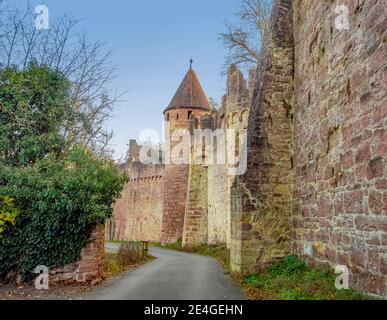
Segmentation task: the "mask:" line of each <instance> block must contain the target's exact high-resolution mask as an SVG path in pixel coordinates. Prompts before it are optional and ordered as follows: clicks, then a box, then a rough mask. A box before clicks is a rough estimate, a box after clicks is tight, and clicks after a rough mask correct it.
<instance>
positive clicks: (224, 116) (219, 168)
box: [208, 65, 255, 247]
mask: <svg viewBox="0 0 387 320" xmlns="http://www.w3.org/2000/svg"><path fill="white" fill-rule="evenodd" d="M254 78H255V73H254V72H250V77H249V81H248V82H247V81H246V80H245V79H244V77H243V74H242V72H241V71H240V70H239V69H238V68H237V67H236V66H235V65H231V66H230V68H229V70H228V75H227V84H226V87H227V90H226V94H225V95H224V96H223V99H222V106H221V108H220V109H219V110H218V111H217V112H216V113H214V115H213V124H214V125H213V129H223V130H227V129H235V130H236V134H238V130H240V129H246V128H247V120H248V116H249V110H250V106H251V95H252V91H251V90H249V88H250V89H251V88H252V87H253V85H252V84H253V83H254ZM236 143H239V141H236ZM216 152H217V150H216V149H215V153H216ZM233 180H234V176H233V175H230V174H229V173H228V164H227V159H226V163H225V164H219V163H216V162H215V163H214V164H213V165H210V166H208V244H221V243H225V244H226V245H227V247H229V246H230V241H231V220H230V217H231V210H230V209H231V197H230V194H231V186H232V183H233Z"/></svg>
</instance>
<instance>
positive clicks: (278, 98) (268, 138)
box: [107, 0, 387, 295]
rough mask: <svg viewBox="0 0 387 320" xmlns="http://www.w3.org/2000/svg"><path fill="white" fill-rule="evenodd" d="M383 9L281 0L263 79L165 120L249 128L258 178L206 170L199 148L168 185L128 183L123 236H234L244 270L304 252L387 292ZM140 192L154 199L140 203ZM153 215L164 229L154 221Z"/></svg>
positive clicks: (166, 172) (231, 85)
mask: <svg viewBox="0 0 387 320" xmlns="http://www.w3.org/2000/svg"><path fill="white" fill-rule="evenodd" d="M383 3H384V2H383V1H382V0H370V1H363V0H356V1H355V0H343V1H340V2H339V1H317V0H293V1H292V0H274V1H273V18H272V22H271V29H270V32H269V33H268V34H267V36H266V38H265V40H264V45H263V51H262V60H261V62H260V63H259V65H258V68H257V71H256V76H255V79H254V81H250V83H249V84H247V83H246V81H245V80H244V79H243V76H242V74H241V73H240V71H239V70H238V69H237V68H236V67H235V66H231V68H230V70H229V75H228V82H227V92H226V95H225V96H224V97H223V100H222V106H221V108H220V109H219V110H217V111H214V112H212V113H211V112H202V111H198V110H188V109H177V110H175V109H173V110H169V112H168V113H166V114H165V120H166V121H168V122H169V123H170V127H169V128H168V129H167V130H173V129H176V128H184V129H187V128H191V129H192V128H196V127H201V128H212V129H219V128H224V129H227V128H234V129H243V128H247V172H246V173H245V174H244V175H242V176H237V177H233V176H230V175H228V169H229V167H228V166H227V165H222V164H215V165H196V164H193V160H194V159H193V157H192V151H191V165H173V164H169V163H167V164H166V165H165V168H164V167H160V168H152V167H151V169H149V170H156V171H155V172H159V174H154V173H152V174H151V176H153V175H155V176H157V175H159V176H161V177H163V179H162V181H159V182H157V183H152V185H151V186H150V185H149V186H146V185H145V184H141V183H140V184H138V185H136V184H132V185H130V183H129V184H128V185H127V186H126V189H125V190H124V193H123V200H122V201H121V202H117V204H116V207H115V215H114V218H113V219H112V222H111V224H110V226H109V224H108V226H107V230H114V231H113V233H110V235H111V238H120V237H123V236H126V235H128V234H132V235H133V238H137V239H136V240H140V239H141V240H142V239H144V238H142V237H143V235H144V234H145V235H146V234H149V235H150V234H151V233H152V234H158V236H157V237H155V238H154V239H159V240H160V241H161V242H164V243H166V242H174V241H176V240H178V239H180V238H182V241H183V245H185V246H193V245H198V244H227V246H228V247H229V248H230V249H231V250H230V251H231V268H232V269H233V270H235V271H239V272H248V271H254V270H257V269H261V268H264V267H265V265H266V264H267V263H269V262H271V261H273V260H275V259H278V258H280V257H282V256H283V255H286V254H291V253H294V254H297V255H299V256H302V257H303V258H305V260H307V261H308V262H309V263H311V264H315V263H328V264H330V265H331V266H335V265H337V264H344V265H346V266H347V267H348V268H349V270H350V273H351V279H350V285H351V286H354V287H356V288H359V289H361V290H364V291H368V292H372V293H375V294H378V295H383V294H384V295H385V294H386V291H385V290H386V289H385V280H386V277H387V272H386V271H387V270H386V259H387V240H386V239H387V236H386V234H387V217H386V216H387V173H386V154H387V133H386V130H387V119H386V117H387V107H386V86H387V81H386V79H387V72H386V70H387V64H386V61H387V59H386V58H387V50H386V31H385V30H386V15H385V7H384V6H383ZM339 4H344V5H347V6H348V8H349V16H348V18H349V23H350V30H338V29H336V28H335V24H334V22H335V18H336V17H337V14H335V13H334V8H335V7H336V6H337V5H339ZM252 79H253V78H251V80H252ZM253 91H254V92H253ZM191 116H192V118H191ZM168 143H169V142H168V141H167V148H166V149H168ZM175 143H176V142H175ZM133 150H136V149H135V148H134V149H133ZM132 153H133V154H134V156H135V154H136V151H133V152H132ZM187 156H188V157H190V154H188V155H187ZM133 170H134V171H135V172H137V171H138V172H141V174H139V175H137V177H145V176H146V177H147V176H148V174H144V173H142V172H143V171H142V169H141V170H140V169H139V168H137V169H133ZM136 170H137V171H136ZM144 170H145V169H144ZM158 170H160V171H158ZM140 191H141V192H140ZM136 192H140V193H141V194H142V195H143V197H142V198H141V197H139V195H138V196H137V197H134V198H131V194H134V193H136ZM146 197H150V198H151V200H150V201H151V204H150V205H148V204H147V203H146V202H145V198H146ZM125 198H126V199H127V200H125ZM125 201H126V202H125ZM147 201H149V198H147ZM144 208H145V209H144ZM142 210H144V211H142ZM148 217H152V218H151V219H149V220H148V221H152V223H153V225H156V224H157V225H158V227H157V228H159V229H158V231H157V230H155V229H152V228H148V229H147V227H144V225H143V223H144V220H145V218H147V219H148ZM122 224H123V225H124V226H122ZM129 225H130V226H131V228H132V229H130V228H129V227H128V226H129ZM109 228H110V229H109ZM157 228H156V229H157ZM128 230H132V231H130V232H129V233H128ZM157 232H158V233H157ZM149 239H150V238H149Z"/></svg>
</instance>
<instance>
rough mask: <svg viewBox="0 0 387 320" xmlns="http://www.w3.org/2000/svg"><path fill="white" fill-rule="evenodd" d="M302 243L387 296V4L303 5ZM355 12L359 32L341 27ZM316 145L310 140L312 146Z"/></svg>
mask: <svg viewBox="0 0 387 320" xmlns="http://www.w3.org/2000/svg"><path fill="white" fill-rule="evenodd" d="M293 2H294V41H295V57H296V58H295V95H296V104H295V109H294V206H293V224H294V240H295V241H294V243H293V250H294V252H296V253H297V254H301V255H302V254H305V253H307V254H308V255H310V256H311V258H312V259H313V260H315V261H326V262H329V263H331V264H333V265H334V264H343V265H346V266H348V267H349V268H350V271H351V274H352V275H353V278H352V279H351V284H352V285H355V286H356V287H358V288H360V289H363V290H366V291H371V292H373V293H377V294H383V292H384V290H385V280H386V279H385V277H386V276H387V261H386V260H387V217H386V216H387V180H386V178H387V174H386V153H387V122H386V121H387V118H386V117H387V105H386V103H387V101H386V90H387V87H386V84H387V76H386V74H387V73H386V70H387V50H386V35H387V33H386V27H387V18H386V17H387V16H386V3H385V1H352V0H347V1H333V2H331V1H306V0H304V1H301V0H297V1H293ZM339 4H343V5H347V7H348V8H349V16H348V17H349V27H350V30H348V31H345V30H338V29H336V28H335V26H334V19H335V17H336V15H335V13H334V10H333V9H334V7H335V6H336V5H339ZM306 141H307V143H305V142H306Z"/></svg>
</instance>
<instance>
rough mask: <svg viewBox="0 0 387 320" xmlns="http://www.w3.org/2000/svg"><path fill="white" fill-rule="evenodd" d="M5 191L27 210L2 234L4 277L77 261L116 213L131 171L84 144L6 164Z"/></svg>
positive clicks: (0, 266) (1, 190) (1, 189)
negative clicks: (27, 163) (22, 164)
mask: <svg viewBox="0 0 387 320" xmlns="http://www.w3.org/2000/svg"><path fill="white" fill-rule="evenodd" d="M0 177H1V178H0V179H1V180H3V181H4V182H5V183H4V184H3V186H1V187H0V193H5V194H11V195H12V196H13V197H14V198H15V204H17V206H18V207H19V208H20V210H21V212H22V214H21V215H20V216H19V217H18V219H17V221H16V225H15V228H12V229H11V230H9V231H8V232H5V233H4V235H3V237H2V239H0V247H1V250H0V277H1V276H4V275H5V273H6V272H7V271H9V270H11V269H15V270H16V271H17V272H18V273H20V274H21V275H22V276H24V277H25V278H28V275H29V272H30V271H31V270H32V269H34V268H35V267H36V266H38V265H46V266H47V267H56V266H62V265H64V264H67V263H71V262H73V261H75V260H76V259H77V258H78V257H79V255H80V252H81V249H82V248H83V247H85V245H86V243H87V241H88V239H89V236H90V233H91V231H92V229H93V228H94V226H95V225H97V224H99V223H104V221H105V220H106V219H107V218H109V217H110V216H111V214H112V206H111V205H112V203H113V201H114V199H116V198H117V197H119V194H120V191H121V189H122V186H123V184H124V182H125V181H126V177H125V176H121V175H120V174H119V173H118V169H117V168H116V167H115V166H114V164H113V163H110V162H101V161H100V160H98V159H96V158H94V157H93V156H92V155H90V154H88V153H87V152H85V151H84V150H82V149H73V150H71V151H70V152H69V154H68V155H67V156H65V157H64V158H63V159H61V160H60V159H57V158H56V157H55V156H54V155H49V156H47V157H46V158H45V159H42V160H38V161H37V162H36V163H35V165H32V166H27V167H23V168H16V169H15V168H12V170H11V169H9V168H8V170H2V172H1V173H0Z"/></svg>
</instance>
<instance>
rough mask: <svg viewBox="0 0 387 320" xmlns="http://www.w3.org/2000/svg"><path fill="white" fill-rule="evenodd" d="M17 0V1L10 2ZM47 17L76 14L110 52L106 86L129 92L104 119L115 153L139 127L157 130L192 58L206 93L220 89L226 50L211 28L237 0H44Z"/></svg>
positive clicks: (220, 24)
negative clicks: (111, 68) (113, 70)
mask: <svg viewBox="0 0 387 320" xmlns="http://www.w3.org/2000/svg"><path fill="white" fill-rule="evenodd" d="M11 2H13V3H15V4H16V5H19V4H20V5H25V3H26V1H25V0H12V1H11ZM30 2H31V4H32V5H34V6H35V5H37V4H46V5H47V6H48V8H49V13H50V18H51V19H52V18H54V17H55V16H57V15H62V14H64V13H67V14H70V15H71V16H73V17H76V18H80V19H83V20H82V21H81V23H80V27H81V29H82V30H83V31H84V32H85V33H86V34H87V35H88V36H89V38H91V39H98V40H102V41H104V42H106V45H107V48H109V49H112V50H113V56H112V61H113V63H114V64H115V65H116V67H117V71H118V77H117V79H116V80H115V82H114V83H113V87H114V88H117V89H118V91H119V92H122V91H125V90H129V91H128V93H126V94H125V96H124V100H125V101H123V102H122V103H119V104H118V105H117V108H116V110H115V117H114V118H113V119H112V120H111V121H110V122H109V124H108V125H109V127H111V128H113V130H114V133H115V136H114V139H113V148H114V150H115V158H119V157H120V156H121V155H123V154H125V152H126V149H127V143H128V140H129V139H130V138H138V136H139V133H140V132H141V130H143V129H146V128H154V129H156V130H158V131H161V121H162V111H163V110H164V109H165V108H166V107H167V105H168V104H169V101H170V100H171V99H172V96H173V94H174V93H175V91H176V89H177V87H178V85H179V84H180V82H181V80H182V78H183V76H184V74H185V73H186V71H187V69H188V67H189V59H190V58H191V57H192V58H193V59H194V64H193V68H194V69H195V71H196V73H197V75H198V77H199V80H200V82H201V84H202V86H203V89H204V91H205V93H206V95H207V97H213V98H214V99H215V100H217V101H220V97H221V96H222V94H223V93H224V87H225V85H224V79H223V78H222V76H221V67H222V64H223V62H224V57H225V55H226V53H227V51H226V49H225V48H224V47H223V45H222V43H221V42H220V41H219V40H218V34H219V33H220V32H222V31H223V30H224V21H225V20H229V21H232V20H233V19H234V17H233V12H235V11H236V10H237V6H238V0H194V1H188V0H110V1H107V0H48V1H44V0H41V1H39V0H38V1H36V0H31V1H30Z"/></svg>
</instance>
